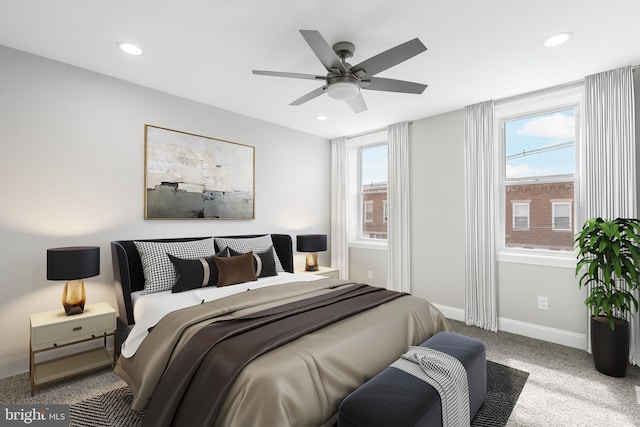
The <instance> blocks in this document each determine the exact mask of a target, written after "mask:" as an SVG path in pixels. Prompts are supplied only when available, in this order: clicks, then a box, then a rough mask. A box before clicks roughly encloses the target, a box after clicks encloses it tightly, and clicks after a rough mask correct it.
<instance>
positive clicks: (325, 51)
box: [300, 30, 347, 74]
mask: <svg viewBox="0 0 640 427" xmlns="http://www.w3.org/2000/svg"><path fill="white" fill-rule="evenodd" d="M300 34H302V37H304V39H305V40H306V41H307V44H308V45H309V47H310V48H311V50H313V53H315V54H316V56H317V57H318V59H319V60H320V62H322V65H324V68H326V69H327V71H333V70H334V69H336V68H337V69H338V70H340V72H341V73H343V74H345V73H346V72H347V69H346V68H345V66H344V64H343V63H342V61H340V58H338V55H336V53H335V52H334V51H333V49H332V48H331V46H329V43H327V41H326V40H325V39H324V37H322V35H321V34H320V33H319V32H318V31H315V30H300Z"/></svg>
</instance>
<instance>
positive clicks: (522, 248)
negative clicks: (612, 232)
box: [496, 87, 583, 265]
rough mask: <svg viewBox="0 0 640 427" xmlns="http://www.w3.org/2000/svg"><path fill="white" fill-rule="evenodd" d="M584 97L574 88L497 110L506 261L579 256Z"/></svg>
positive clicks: (502, 253) (501, 236) (501, 231)
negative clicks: (576, 253) (576, 252)
mask: <svg viewBox="0 0 640 427" xmlns="http://www.w3.org/2000/svg"><path fill="white" fill-rule="evenodd" d="M582 92H583V88H582V87H573V88H569V89H563V90H558V91H555V92H547V93H543V94H542V95H536V96H531V97H527V98H520V99H518V100H516V101H512V102H509V103H504V104H500V105H498V106H496V129H497V135H498V136H499V138H500V141H499V144H500V145H499V146H500V153H501V154H500V156H501V165H502V167H501V180H500V188H501V189H502V191H501V199H502V202H501V203H502V204H501V206H502V207H501V208H500V209H501V214H500V221H501V224H500V225H499V227H498V229H499V236H498V238H499V240H498V242H501V243H500V244H499V247H500V248H501V249H499V254H498V259H499V260H501V261H511V260H513V262H521V261H520V260H521V259H523V258H522V257H527V256H529V257H534V258H535V257H547V258H548V257H554V256H560V257H561V258H562V259H563V260H564V259H565V258H566V259H567V260H568V259H569V258H571V257H573V255H574V254H573V250H574V246H573V233H574V225H575V224H576V222H577V218H578V216H577V212H576V211H575V209H574V207H575V206H578V203H577V199H576V198H577V194H578V184H579V183H578V180H577V177H578V176H579V173H578V171H579V162H578V159H579V156H578V148H579V140H580V132H579V129H580V126H579V118H580V109H581V108H582V107H581V106H582ZM510 254H511V255H510ZM565 255H566V256H565ZM531 259H532V260H533V258H531ZM571 261H573V265H575V260H574V259H571ZM522 262H529V261H522ZM562 262H563V261H562ZM531 263H534V264H535V263H536V262H535V261H531ZM549 265H552V264H549ZM562 265H564V264H562ZM567 265H568V264H567Z"/></svg>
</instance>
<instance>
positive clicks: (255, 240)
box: [215, 234, 284, 272]
mask: <svg viewBox="0 0 640 427" xmlns="http://www.w3.org/2000/svg"><path fill="white" fill-rule="evenodd" d="M215 242H216V245H218V248H220V249H224V248H225V247H227V248H229V249H233V250H234V251H236V252H240V253H242V254H245V253H247V252H251V251H253V252H264V251H266V250H267V249H269V248H270V247H272V246H273V241H272V240H271V235H270V234H267V235H265V236H260V237H242V238H235V239H234V238H233V237H216V238H215ZM273 258H274V260H275V262H276V271H278V272H282V271H284V268H282V263H281V262H280V258H278V254H277V253H276V251H275V250H274V251H273Z"/></svg>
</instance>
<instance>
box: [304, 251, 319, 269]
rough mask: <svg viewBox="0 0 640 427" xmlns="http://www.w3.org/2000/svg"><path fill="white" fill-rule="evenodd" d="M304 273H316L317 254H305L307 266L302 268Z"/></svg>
mask: <svg viewBox="0 0 640 427" xmlns="http://www.w3.org/2000/svg"><path fill="white" fill-rule="evenodd" d="M304 270H305V271H318V253H317V252H309V253H307V264H306V265H305V266H304Z"/></svg>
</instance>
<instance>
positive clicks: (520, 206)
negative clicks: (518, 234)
mask: <svg viewBox="0 0 640 427" xmlns="http://www.w3.org/2000/svg"><path fill="white" fill-rule="evenodd" d="M512 206H513V229H514V230H528V229H529V203H528V202H527V203H522V202H519V203H516V202H513V203H512Z"/></svg>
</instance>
